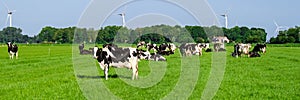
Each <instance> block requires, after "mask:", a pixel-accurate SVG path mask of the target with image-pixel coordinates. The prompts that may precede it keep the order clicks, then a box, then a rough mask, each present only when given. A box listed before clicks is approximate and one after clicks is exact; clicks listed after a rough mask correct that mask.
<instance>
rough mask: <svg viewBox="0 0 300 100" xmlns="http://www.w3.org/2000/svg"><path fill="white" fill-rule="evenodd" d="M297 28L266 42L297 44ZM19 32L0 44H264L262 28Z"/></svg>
mask: <svg viewBox="0 0 300 100" xmlns="http://www.w3.org/2000/svg"><path fill="white" fill-rule="evenodd" d="M299 30H300V29H299V27H295V28H291V29H288V30H286V31H281V32H280V33H279V35H278V36H277V37H276V38H274V37H273V38H271V40H270V43H299ZM21 33H22V30H21V29H20V28H15V27H7V28H4V29H3V30H1V31H0V42H2V43H3V42H8V41H13V42H17V43H26V42H29V43H98V44H104V43H134V44H135V43H137V42H139V41H145V42H151V43H165V42H178V43H187V42H197V43H205V42H211V41H212V38H213V37H215V36H226V37H227V38H228V39H229V40H230V42H234V43H264V42H265V41H266V36H267V33H266V32H265V30H264V29H262V28H248V27H238V26H236V27H233V28H229V29H226V28H222V27H217V26H210V27H206V26H205V27H204V26H184V27H182V26H179V25H176V26H169V25H163V24H162V25H155V26H150V27H143V28H136V29H128V28H126V27H122V26H106V27H102V28H100V29H93V28H89V29H87V28H78V27H67V28H55V27H50V26H46V27H44V28H42V30H41V31H40V32H39V33H38V34H37V35H35V36H34V37H29V36H28V35H22V34H21Z"/></svg>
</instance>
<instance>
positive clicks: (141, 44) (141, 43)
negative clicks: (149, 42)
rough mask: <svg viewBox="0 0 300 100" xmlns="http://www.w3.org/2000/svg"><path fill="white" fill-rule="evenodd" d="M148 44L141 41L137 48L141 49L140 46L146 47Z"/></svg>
mask: <svg viewBox="0 0 300 100" xmlns="http://www.w3.org/2000/svg"><path fill="white" fill-rule="evenodd" d="M145 44H146V43H145V41H140V42H139V43H138V44H137V47H136V48H139V47H140V46H144V45H145Z"/></svg>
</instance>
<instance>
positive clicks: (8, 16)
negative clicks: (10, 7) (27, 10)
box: [6, 11, 13, 27]
mask: <svg viewBox="0 0 300 100" xmlns="http://www.w3.org/2000/svg"><path fill="white" fill-rule="evenodd" d="M12 14H13V11H8V13H7V18H9V27H12ZM6 22H7V21H6Z"/></svg>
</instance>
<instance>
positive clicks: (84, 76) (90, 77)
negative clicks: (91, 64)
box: [77, 74, 131, 79]
mask: <svg viewBox="0 0 300 100" xmlns="http://www.w3.org/2000/svg"><path fill="white" fill-rule="evenodd" d="M77 77H78V78H82V79H83V78H87V79H101V78H105V77H104V76H87V75H77ZM108 78H128V79H131V77H127V76H122V75H117V74H114V75H108Z"/></svg>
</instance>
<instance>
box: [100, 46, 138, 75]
mask: <svg viewBox="0 0 300 100" xmlns="http://www.w3.org/2000/svg"><path fill="white" fill-rule="evenodd" d="M94 51H96V52H95V53H94V58H96V59H97V60H98V63H99V65H100V68H101V69H102V70H103V71H104V76H105V79H106V80H107V79H108V70H109V67H110V66H113V67H115V68H128V69H132V80H134V79H137V77H138V59H139V57H140V55H141V52H140V51H138V50H137V49H136V48H119V47H118V46H116V45H113V44H108V45H103V49H100V48H98V47H95V48H94Z"/></svg>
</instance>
